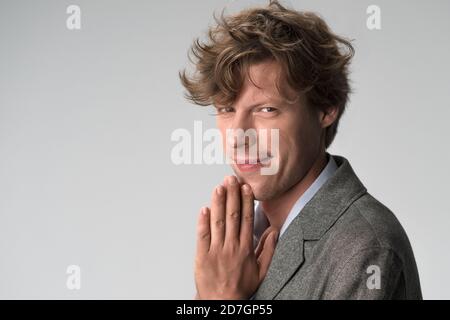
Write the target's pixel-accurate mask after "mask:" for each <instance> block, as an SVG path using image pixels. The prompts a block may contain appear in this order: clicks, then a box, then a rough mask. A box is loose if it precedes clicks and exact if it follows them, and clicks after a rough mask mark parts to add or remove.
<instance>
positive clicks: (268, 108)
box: [260, 107, 277, 113]
mask: <svg viewBox="0 0 450 320" xmlns="http://www.w3.org/2000/svg"><path fill="white" fill-rule="evenodd" d="M260 111H262V112H265V113H270V112H275V111H277V109H275V108H273V107H263V108H261V109H260Z"/></svg>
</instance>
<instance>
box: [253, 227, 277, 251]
mask: <svg viewBox="0 0 450 320" xmlns="http://www.w3.org/2000/svg"><path fill="white" fill-rule="evenodd" d="M273 231H276V229H275V228H274V227H268V228H267V229H266V230H265V231H264V232H263V234H262V236H261V238H260V239H259V242H258V246H257V247H256V251H255V256H256V259H258V258H259V256H260V254H261V252H262V250H263V248H264V242H266V240H267V236H268V235H269V234H270V233H271V232H273Z"/></svg>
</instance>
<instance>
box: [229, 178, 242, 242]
mask: <svg viewBox="0 0 450 320" xmlns="http://www.w3.org/2000/svg"><path fill="white" fill-rule="evenodd" d="M226 187H227V199H226V210H225V211H226V225H225V245H226V244H227V243H229V244H231V243H238V244H239V229H240V224H241V214H240V212H241V208H240V207H241V191H240V186H239V183H238V181H237V179H236V177H235V176H229V177H227V179H226Z"/></svg>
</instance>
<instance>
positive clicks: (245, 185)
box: [242, 184, 251, 195]
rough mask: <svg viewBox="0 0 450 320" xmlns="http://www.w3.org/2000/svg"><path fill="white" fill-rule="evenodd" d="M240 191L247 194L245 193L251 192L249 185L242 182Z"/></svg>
mask: <svg viewBox="0 0 450 320" xmlns="http://www.w3.org/2000/svg"><path fill="white" fill-rule="evenodd" d="M242 191H243V192H244V194H247V195H248V194H250V193H251V189H250V186H249V185H248V184H244V185H243V186H242Z"/></svg>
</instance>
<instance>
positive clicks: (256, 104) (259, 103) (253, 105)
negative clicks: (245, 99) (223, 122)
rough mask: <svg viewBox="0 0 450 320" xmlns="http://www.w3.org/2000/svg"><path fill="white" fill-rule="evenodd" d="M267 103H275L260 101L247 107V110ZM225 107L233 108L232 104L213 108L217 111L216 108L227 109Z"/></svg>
mask: <svg viewBox="0 0 450 320" xmlns="http://www.w3.org/2000/svg"><path fill="white" fill-rule="evenodd" d="M268 103H275V102H274V101H271V100H265V101H262V102H257V103H254V104H252V105H250V106H248V107H247V108H248V109H253V108H256V107H259V106H262V105H265V104H268ZM227 107H234V106H233V104H231V105H227V106H225V105H220V106H217V105H214V108H216V109H217V108H227Z"/></svg>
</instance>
